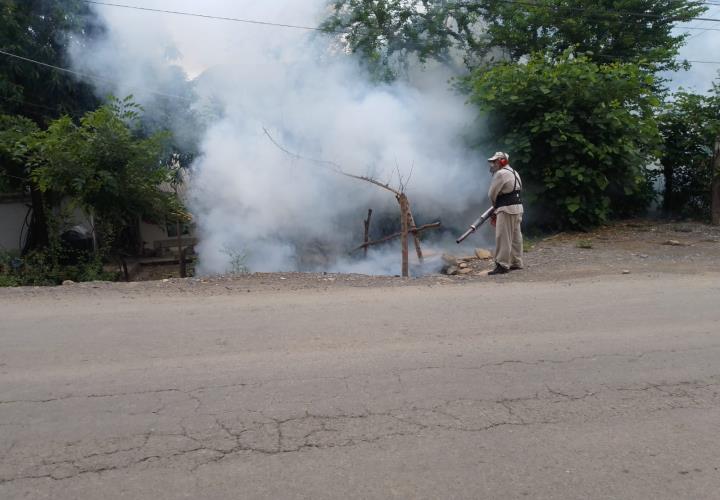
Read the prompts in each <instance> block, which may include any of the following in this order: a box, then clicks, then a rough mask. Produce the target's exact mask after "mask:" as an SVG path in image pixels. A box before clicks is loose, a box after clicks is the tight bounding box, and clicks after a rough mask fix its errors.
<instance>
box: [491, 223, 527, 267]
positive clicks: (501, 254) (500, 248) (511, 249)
mask: <svg viewBox="0 0 720 500" xmlns="http://www.w3.org/2000/svg"><path fill="white" fill-rule="evenodd" d="M521 223H522V214H517V215H510V214H506V213H505V212H498V214H497V226H496V227H495V263H496V264H499V265H501V266H502V267H504V268H505V269H509V268H510V267H523V237H522V232H521V231H520V224H521Z"/></svg>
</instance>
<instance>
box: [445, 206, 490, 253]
mask: <svg viewBox="0 0 720 500" xmlns="http://www.w3.org/2000/svg"><path fill="white" fill-rule="evenodd" d="M494 213H495V207H490V208H488V209H487V210H486V211H485V212H484V213H483V214H482V215H481V216H480V217H478V219H477V220H476V221H475V222H473V223H472V224H470V229H468V230H467V231H465V232H464V233H463V234H462V236H460V237H459V238H458V239H457V240H455V241H456V243H457V244H458V245H459V244H460V243H462V242H463V241H464V240H465V238H467V237H468V236H470V235H471V234H473V233H474V232H475V231H477V229H478V228H479V227H480V226H482V225H483V224H484V223H485V222H486V221H487V220H488V219H489V218H490V217H492V216H493V214H494Z"/></svg>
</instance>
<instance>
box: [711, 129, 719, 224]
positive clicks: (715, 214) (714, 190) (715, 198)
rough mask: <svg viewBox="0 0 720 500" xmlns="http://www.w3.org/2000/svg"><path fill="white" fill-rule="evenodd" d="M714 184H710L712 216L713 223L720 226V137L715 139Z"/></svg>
mask: <svg viewBox="0 0 720 500" xmlns="http://www.w3.org/2000/svg"><path fill="white" fill-rule="evenodd" d="M712 172H713V177H712V184H711V186H710V216H711V221H712V224H713V225H715V226H720V137H718V138H717V139H716V140H715V154H714V155H713V164H712Z"/></svg>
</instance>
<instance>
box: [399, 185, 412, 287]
mask: <svg viewBox="0 0 720 500" xmlns="http://www.w3.org/2000/svg"><path fill="white" fill-rule="evenodd" d="M398 202H399V203H400V246H401V248H402V276H403V278H407V277H409V276H410V270H409V266H408V220H409V218H410V217H409V214H410V204H409V203H408V199H407V196H405V193H401V194H400V195H399V196H398Z"/></svg>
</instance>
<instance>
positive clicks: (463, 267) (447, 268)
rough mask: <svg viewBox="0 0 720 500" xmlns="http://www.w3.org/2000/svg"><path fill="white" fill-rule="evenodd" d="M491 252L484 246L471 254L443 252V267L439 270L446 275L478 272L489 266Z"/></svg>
mask: <svg viewBox="0 0 720 500" xmlns="http://www.w3.org/2000/svg"><path fill="white" fill-rule="evenodd" d="M491 259H492V253H491V252H490V251H489V250H486V249H484V248H477V249H475V253H474V254H473V255H467V256H461V257H458V256H455V255H451V254H448V253H446V254H443V256H442V261H443V267H442V269H441V272H442V273H443V274H447V275H448V276H458V275H468V274H480V273H482V272H483V271H486V270H487V269H488V267H489V263H490V260H491Z"/></svg>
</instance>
